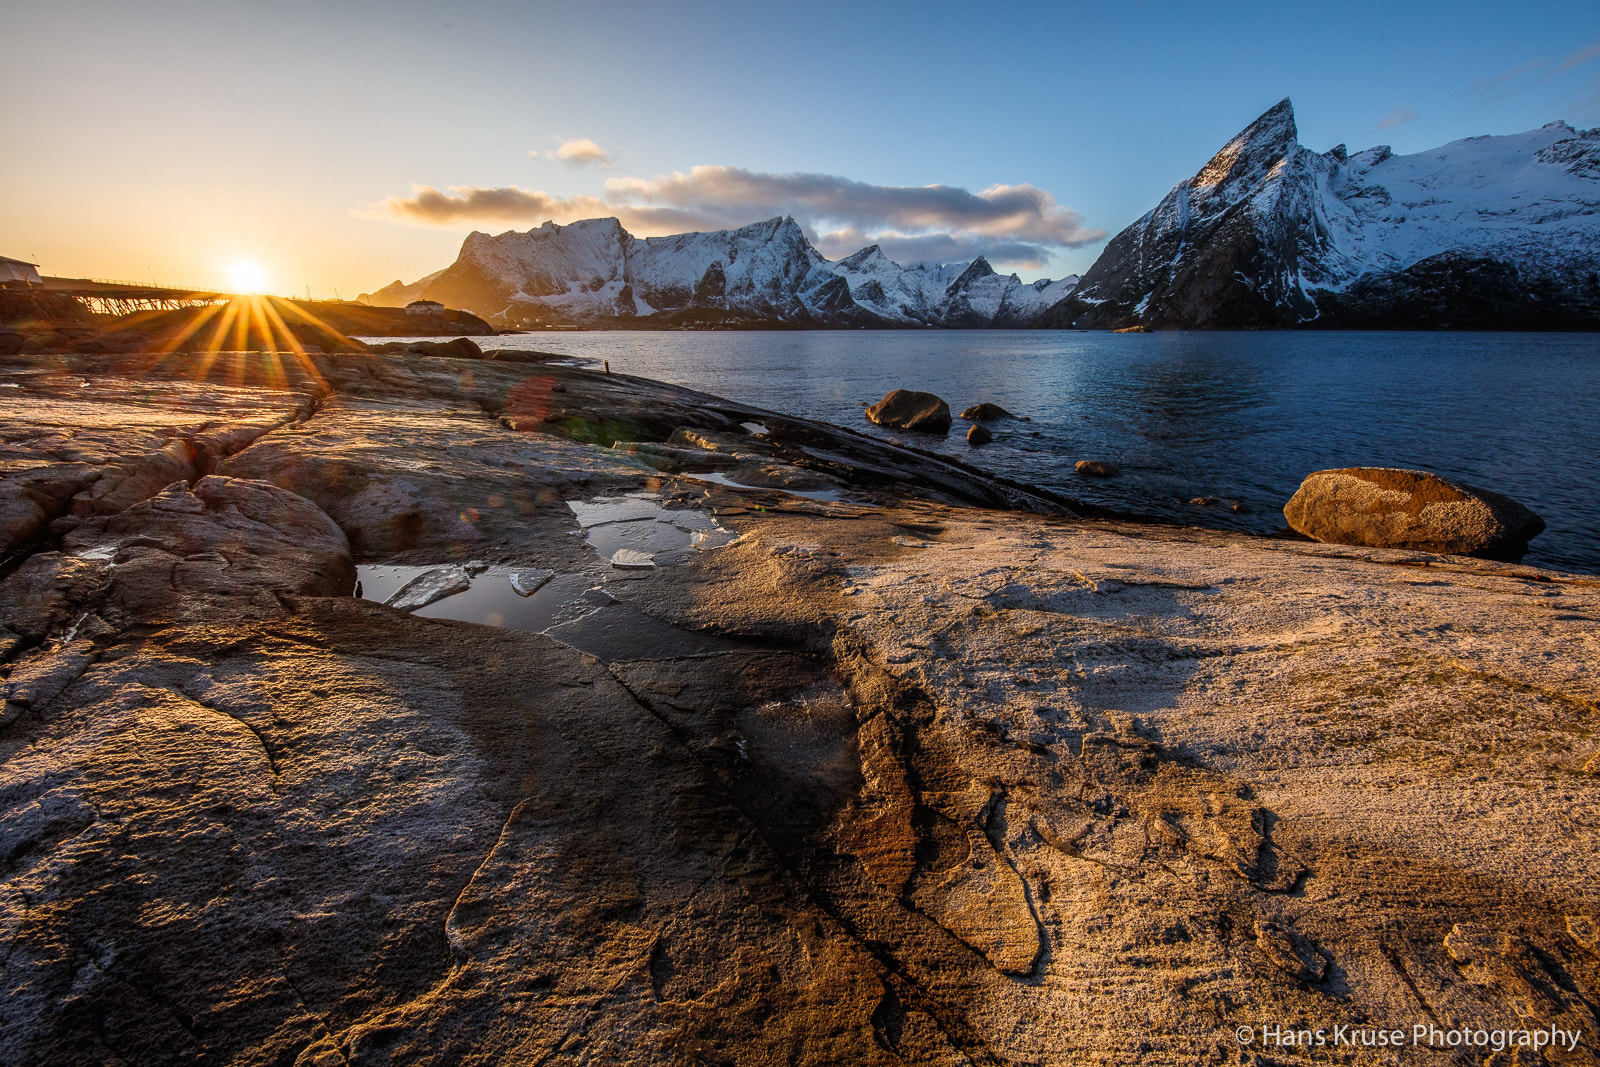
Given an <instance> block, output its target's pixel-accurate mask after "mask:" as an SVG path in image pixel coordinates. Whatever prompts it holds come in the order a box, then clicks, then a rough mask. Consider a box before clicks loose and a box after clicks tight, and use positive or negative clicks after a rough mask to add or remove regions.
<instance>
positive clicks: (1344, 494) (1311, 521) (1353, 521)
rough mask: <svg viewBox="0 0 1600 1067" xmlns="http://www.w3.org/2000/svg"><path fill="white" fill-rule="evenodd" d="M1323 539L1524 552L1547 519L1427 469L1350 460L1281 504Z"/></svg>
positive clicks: (1299, 527)
mask: <svg viewBox="0 0 1600 1067" xmlns="http://www.w3.org/2000/svg"><path fill="white" fill-rule="evenodd" d="M1283 515H1284V518H1286V519H1288V520H1289V526H1290V527H1291V528H1292V529H1294V530H1295V531H1296V532H1298V533H1302V534H1305V535H1306V536H1307V537H1311V538H1314V539H1315V540H1318V541H1325V542H1328V543H1330V544H1339V545H1368V546H1370V547H1373V548H1404V549H1410V550H1412V551H1417V552H1448V553H1452V554H1455V555H1462V556H1482V557H1484V558H1487V559H1519V558H1521V556H1522V553H1523V552H1524V551H1525V550H1526V549H1527V546H1528V541H1529V540H1531V539H1532V538H1534V537H1536V536H1538V534H1539V533H1541V532H1542V531H1543V530H1544V520H1543V519H1541V518H1539V516H1537V515H1535V514H1534V513H1533V512H1532V511H1529V510H1528V509H1527V508H1525V507H1523V506H1522V505H1521V504H1519V503H1517V502H1516V501H1515V500H1512V499H1511V498H1509V497H1505V496H1501V495H1500V494H1499V493H1491V492H1489V491H1488V490H1486V489H1474V488H1473V487H1472V486H1469V485H1464V484H1462V483H1461V482H1457V481H1455V480H1453V479H1450V478H1444V477H1441V476H1439V475H1437V474H1430V473H1429V472H1427V471H1417V470H1405V469H1401V468H1393V467H1347V468H1343V469H1340V470H1325V471H1317V472H1316V473H1314V474H1310V475H1308V476H1307V477H1306V480H1305V481H1303V482H1301V483H1300V488H1299V489H1298V490H1296V491H1295V494H1294V496H1293V497H1292V498H1291V499H1290V500H1289V503H1287V504H1285V505H1284V508H1283Z"/></svg>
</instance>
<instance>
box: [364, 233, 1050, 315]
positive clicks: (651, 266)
mask: <svg viewBox="0 0 1600 1067" xmlns="http://www.w3.org/2000/svg"><path fill="white" fill-rule="evenodd" d="M1076 283H1077V277H1076V276H1075V275H1073V276H1069V277H1067V278H1064V279H1061V280H1059V281H1050V280H1048V279H1046V280H1042V281H1040V282H1033V283H1024V282H1023V281H1022V280H1021V279H1020V278H1018V277H1017V276H1016V275H1015V274H1011V275H1002V274H999V273H997V272H996V271H995V270H994V268H993V267H992V266H990V264H989V262H988V260H987V259H985V258H984V257H982V256H979V257H978V258H976V259H974V260H971V261H970V262H963V263H956V264H943V265H928V264H914V265H912V266H910V267H902V266H901V265H900V264H898V263H895V262H894V261H893V260H891V259H889V258H888V257H887V256H885V255H884V254H883V251H882V249H881V248H880V247H879V246H877V245H869V246H867V247H866V248H863V249H861V250H860V251H859V252H856V253H854V254H853V255H850V256H847V257H845V258H844V259H842V260H838V261H836V262H833V261H829V260H828V259H826V258H825V257H824V256H823V255H822V254H821V253H820V252H818V251H817V250H816V249H815V248H813V247H812V245H811V243H810V241H809V240H807V239H806V236H805V234H804V232H803V231H802V230H801V228H800V226H799V225H798V224H797V223H796V222H795V221H794V219H793V218H791V217H788V216H778V217H774V218H771V219H766V220H763V221H761V222H757V223H752V224H751V225H749V226H742V227H739V228H737V229H731V230H713V231H707V232H697V233H683V234H673V235H671V236H667V237H644V238H640V237H635V236H633V235H632V234H630V233H628V231H627V230H626V229H624V228H623V226H622V223H621V222H620V220H618V219H615V218H605V219H584V220H580V221H578V222H572V223H568V224H566V225H561V224H558V223H555V222H546V223H544V224H543V225H542V226H537V227H534V228H533V229H530V230H526V231H518V230H508V231H506V232H505V233H501V234H498V235H494V236H491V235H489V234H486V233H481V232H476V231H475V232H473V233H471V234H469V235H468V236H467V238H466V240H465V241H463V242H462V246H461V253H460V255H459V256H458V257H457V258H456V261H455V263H453V264H451V265H450V266H449V267H446V268H445V269H444V270H442V271H439V272H436V273H435V274H432V275H429V276H428V277H426V278H424V279H421V280H419V281H418V282H414V283H412V284H411V285H404V284H402V283H399V282H396V283H395V284H394V285H390V286H385V287H384V288H383V289H379V290H377V291H376V292H374V293H371V294H364V298H365V299H366V300H367V302H369V303H378V304H382V303H408V302H410V301H411V300H416V299H428V300H437V301H439V302H441V303H444V304H447V305H450V306H453V307H462V308H466V309H467V310H470V311H472V312H474V313H475V314H478V315H481V316H483V317H484V318H486V319H489V320H490V321H492V322H497V323H499V324H501V325H548V324H559V325H566V324H579V325H597V326H627V327H635V328H637V327H650V326H668V327H671V326H681V325H684V324H685V323H686V322H691V323H696V324H699V325H702V326H716V325H734V326H745V327H749V326H762V325H766V326H777V327H788V328H841V327H853V328H905V327H934V326H954V325H959V326H968V327H984V326H1023V325H1027V324H1029V323H1031V322H1032V321H1033V320H1034V319H1036V318H1037V317H1038V316H1039V315H1040V314H1042V313H1043V312H1044V311H1045V310H1046V309H1048V308H1049V307H1051V306H1052V305H1054V304H1055V303H1057V302H1058V301H1059V300H1060V299H1061V298H1062V297H1064V296H1066V295H1067V294H1068V293H1070V292H1071V290H1072V287H1073V286H1074V285H1075V284H1076Z"/></svg>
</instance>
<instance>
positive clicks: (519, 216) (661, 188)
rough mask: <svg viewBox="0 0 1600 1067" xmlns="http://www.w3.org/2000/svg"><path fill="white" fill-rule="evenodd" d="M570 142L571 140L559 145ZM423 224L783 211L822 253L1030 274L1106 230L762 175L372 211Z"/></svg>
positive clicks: (635, 223)
mask: <svg viewBox="0 0 1600 1067" xmlns="http://www.w3.org/2000/svg"><path fill="white" fill-rule="evenodd" d="M569 143H570V142H569ZM379 213H380V214H381V215H383V216H386V217H388V218H391V219H395V220H399V221H403V222H410V223H416V224H421V225H429V226H461V225H483V224H494V223H510V224H513V225H516V224H529V225H531V224H536V223H540V222H543V221H545V220H546V219H551V220H554V221H556V222H561V223H565V222H571V221H574V220H576V219H582V218H596V217H603V216H616V217H617V218H618V219H620V220H621V221H622V224H623V225H624V226H625V227H627V229H628V230H629V231H630V232H632V233H635V234H638V235H639V236H644V237H650V236H660V235H663V234H669V233H682V232H684V231H687V230H716V229H728V228H732V227H737V226H744V225H747V224H749V223H751V222H756V221H759V220H761V219H767V218H772V217H774V216H777V215H792V216H794V218H795V220H796V221H797V222H799V223H800V225H801V226H802V227H803V228H804V229H805V230H806V233H807V235H808V236H809V237H811V239H812V240H813V241H814V242H815V243H816V244H817V247H818V249H819V250H820V251H821V252H822V253H823V254H824V255H827V256H830V257H838V256H841V255H848V254H849V253H851V252H854V251H856V250H857V249H859V248H861V247H863V246H864V245H867V244H873V243H876V244H879V245H882V246H883V249H884V252H885V253H886V254H888V255H890V256H891V257H892V258H894V259H897V260H899V261H900V262H919V261H926V262H951V261H954V260H957V259H969V258H972V257H973V256H976V255H979V254H982V255H986V256H988V257H989V259H990V261H991V262H993V263H995V264H996V265H997V266H1001V265H1004V266H1014V267H1017V268H1023V269H1037V268H1038V267H1040V266H1042V265H1043V264H1044V262H1045V261H1046V260H1047V259H1048V258H1049V255H1050V253H1051V251H1052V250H1053V249H1061V248H1079V247H1082V246H1084V245H1089V244H1093V243H1095V242H1097V241H1100V240H1102V239H1103V238H1104V237H1105V236H1106V233H1105V231H1104V230H1102V229H1092V228H1090V227H1087V226H1085V225H1084V223H1083V220H1082V218H1081V217H1080V216H1079V215H1078V213H1077V212H1075V211H1073V210H1071V209H1070V208H1067V207H1064V206H1062V205H1061V204H1059V203H1057V202H1056V200H1055V198H1054V197H1053V196H1052V195H1051V194H1050V193H1048V192H1046V191H1045V190H1043V189H1039V188H1037V187H1035V186H1032V185H1026V184H1024V185H993V186H990V187H989V188H987V189H984V190H983V191H981V192H977V193H973V192H970V191H968V190H966V189H961V188H957V187H955V186H948V185H915V186H908V185H872V184H869V183H866V182H859V181H854V180H851V179H849V178H841V177H837V176H834V175H829V174H806V173H796V174H765V173H761V172H757V171H749V170H744V169H742V168H738V167H695V168H693V169H692V170H690V171H689V173H687V174H684V173H681V172H679V173H673V174H669V175H661V176H658V177H655V178H652V179H648V180H646V179H640V178H612V179H609V180H608V181H607V182H606V196H605V197H604V198H601V197H594V196H570V197H556V196H552V195H550V194H549V193H544V192H540V191H538V190H533V189H521V188H518V187H516V186H509V187H505V188H494V189H485V188H479V187H476V186H452V187H450V188H449V189H448V190H443V191H441V190H439V189H436V188H433V187H431V186H413V188H412V193H411V195H410V196H406V197H399V196H395V197H390V198H389V199H388V200H386V201H385V202H384V203H383V205H382V206H381V208H380V212H379Z"/></svg>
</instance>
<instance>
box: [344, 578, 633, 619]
mask: <svg viewBox="0 0 1600 1067" xmlns="http://www.w3.org/2000/svg"><path fill="white" fill-rule="evenodd" d="M443 569H445V567H444V566H434V567H401V566H380V565H376V564H364V565H362V566H359V567H357V568H356V575H357V580H358V582H359V587H360V589H361V598H362V599H363V600H376V601H378V602H380V603H382V602H384V601H386V600H388V599H389V598H390V597H391V596H393V595H394V594H396V593H398V592H400V590H401V589H402V588H403V587H405V586H406V585H407V584H408V583H410V582H412V581H414V580H416V579H417V578H420V577H422V576H424V575H426V574H428V573H429V572H431V571H436V570H443ZM471 570H472V568H470V567H469V568H468V574H469V581H470V583H471V584H470V586H469V587H468V588H467V589H466V590H465V591H463V592H459V593H455V594H453V595H450V596H445V597H441V598H440V599H438V600H435V601H433V602H432V603H430V604H427V605H425V606H423V607H420V608H417V609H416V610H415V611H413V612H412V614H413V615H420V616H422V617H423V618H426V619H456V620H459V621H461V622H476V623H482V624H483V625H485V626H504V627H506V628H507V629H511V630H528V631H530V632H532V633H542V632H543V631H545V630H548V629H549V628H550V627H552V626H555V625H558V624H560V623H562V622H566V621H569V620H570V619H573V618H576V617H578V615H579V614H581V613H583V612H584V611H586V610H587V611H593V610H594V609H595V608H596V607H597V606H598V605H596V604H591V603H589V602H588V601H587V600H585V595H586V594H587V593H588V592H589V589H590V586H591V585H593V582H591V581H590V579H588V578H587V577H585V576H584V575H582V574H558V575H555V576H554V577H552V578H550V579H549V580H548V581H546V582H545V583H544V584H543V585H541V586H540V587H539V589H538V590H536V591H535V592H534V593H533V594H532V595H531V596H523V595H522V594H520V593H518V592H517V589H516V585H515V583H513V581H512V576H513V575H518V576H520V575H523V574H526V573H529V572H533V571H536V570H537V568H534V567H488V568H485V569H483V570H481V571H480V572H479V573H477V574H471ZM606 599H607V600H609V599H610V598H606ZM402 610H403V609H402Z"/></svg>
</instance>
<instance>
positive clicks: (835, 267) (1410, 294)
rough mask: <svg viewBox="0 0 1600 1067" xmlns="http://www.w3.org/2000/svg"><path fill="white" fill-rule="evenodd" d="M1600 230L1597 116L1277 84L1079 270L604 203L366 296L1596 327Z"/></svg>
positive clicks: (502, 307)
mask: <svg viewBox="0 0 1600 1067" xmlns="http://www.w3.org/2000/svg"><path fill="white" fill-rule="evenodd" d="M1597 249H1600V129H1592V130H1576V129H1574V128H1573V127H1571V126H1569V125H1567V124H1566V123H1564V122H1552V123H1548V124H1546V125H1545V126H1542V127H1540V128H1539V129H1537V130H1530V131H1526V132H1524V133H1519V134H1506V135H1496V136H1480V137H1469V138H1464V139H1462V140H1458V141H1452V142H1450V143H1449V144H1446V145H1442V146H1439V147H1437V148H1433V149H1428V150H1426V151H1422V152H1417V153H1412V154H1410V155H1396V154H1395V153H1394V152H1393V151H1392V149H1390V148H1389V147H1388V146H1387V145H1379V146H1376V147H1374V148H1369V149H1366V150H1364V151H1362V152H1357V153H1354V154H1351V153H1350V152H1349V151H1348V150H1347V149H1346V147H1345V146H1344V145H1342V144H1341V145H1337V146H1335V147H1334V148H1332V149H1329V150H1328V151H1326V152H1320V153H1319V152H1314V151H1312V150H1311V149H1308V148H1306V147H1305V146H1303V145H1302V144H1300V141H1299V131H1298V128H1297V126H1296V124H1295V117H1294V105H1293V103H1292V102H1291V101H1290V100H1289V99H1288V98H1287V97H1285V98H1284V99H1283V100H1281V101H1279V102H1278V103H1277V104H1275V105H1273V106H1272V107H1271V108H1268V109H1267V110H1266V111H1265V112H1263V113H1262V114H1261V115H1260V116H1259V117H1257V118H1256V119H1255V121H1253V122H1251V123H1250V124H1249V125H1247V126H1246V127H1245V128H1244V129H1242V130H1241V131H1240V132H1239V133H1238V134H1236V135H1235V136H1234V137H1232V138H1231V139H1229V141H1228V142H1227V143H1226V144H1224V145H1223V146H1222V148H1221V149H1219V150H1218V151H1217V152H1216V153H1215V154H1213V155H1212V157H1211V158H1210V159H1209V160H1207V161H1206V163H1205V164H1204V165H1203V166H1202V167H1201V168H1200V169H1199V170H1198V171H1196V172H1195V174H1194V175H1193V176H1192V177H1190V178H1187V179H1185V180H1183V181H1181V182H1179V183H1178V184H1177V185H1176V186H1174V187H1173V188H1172V190H1171V191H1170V192H1168V193H1167V195H1166V196H1165V197H1163V198H1162V200H1161V201H1160V202H1159V203H1158V204H1157V205H1156V206H1155V207H1154V208H1152V209H1151V210H1150V211H1148V212H1146V213H1145V214H1144V215H1143V216H1141V217H1140V218H1139V219H1137V220H1135V221H1134V222H1133V223H1132V224H1130V225H1129V226H1127V227H1125V228H1124V229H1123V230H1122V231H1121V232H1120V233H1118V234H1117V235H1116V236H1115V237H1113V238H1112V239H1111V240H1110V242H1108V243H1107V245H1106V247H1105V249H1104V251H1103V252H1102V253H1101V254H1100V256H1099V257H1098V258H1097V259H1096V260H1095V263H1094V265H1093V266H1092V267H1090V269H1089V270H1088V271H1087V272H1085V274H1084V275H1083V276H1082V278H1079V277H1078V276H1076V275H1069V276H1068V277H1066V278H1063V279H1060V280H1056V281H1052V280H1050V279H1041V280H1039V281H1036V282H1032V283H1024V282H1023V281H1021V279H1020V278H1018V276H1017V275H1015V274H1011V275H1002V274H999V273H997V272H996V271H995V270H994V268H993V267H992V266H991V265H990V263H989V262H988V260H987V259H986V258H985V257H983V256H981V255H980V256H978V257H977V258H975V259H972V260H970V261H963V262H959V263H949V264H928V263H916V264H912V265H910V266H902V265H901V264H899V263H896V262H894V261H893V260H891V259H889V257H888V256H886V255H885V254H884V253H883V250H882V248H881V247H880V246H878V245H876V244H873V245H868V246H866V247H865V248H862V249H860V250H859V251H857V252H855V253H852V254H851V255H849V256H846V257H844V258H843V259H840V260H837V261H829V260H828V259H826V258H825V257H824V256H823V255H822V254H821V253H820V252H818V251H817V250H816V249H815V248H814V247H812V245H811V243H810V242H809V241H808V240H807V239H806V236H805V234H804V232H803V231H802V230H801V228H800V226H799V225H798V224H797V223H796V222H795V221H794V219H793V218H791V217H787V216H778V217H774V218H771V219H766V220H763V221H761V222H756V223H752V224H750V225H748V226H743V227H739V228H737V229H730V230H714V231H707V232H697V233H683V234H674V235H671V236H667V237H645V238H639V237H635V236H633V235H632V234H630V233H628V231H627V230H626V229H624V228H623V226H622V223H621V222H620V221H619V220H618V219H616V218H605V219H584V220H580V221H577V222H572V223H568V224H566V225H560V224H557V223H555V222H553V221H552V222H546V223H544V224H543V225H542V226H538V227H534V228H533V229H530V230H527V231H518V230H508V231H506V232H504V233H501V234H498V235H494V236H491V235H489V234H487V233H481V232H476V231H475V232H473V233H471V234H469V235H468V236H467V238H466V239H465V240H464V241H463V242H462V246H461V252H460V254H459V255H458V257H457V259H456V261H455V262H454V263H452V264H451V265H450V266H448V267H446V268H445V269H444V270H442V271H438V272H435V273H434V274H430V275H428V276H427V277H425V278H422V279H419V280H418V281H416V282H413V283H411V284H410V285H404V284H402V283H400V282H399V281H396V282H395V283H394V284H393V285H389V286H385V287H384V288H383V289H380V290H378V291H377V292H375V293H372V294H366V295H364V299H365V300H367V301H369V302H371V303H377V304H385V303H388V304H404V303H408V302H409V301H411V300H415V299H419V298H426V299H431V300H438V301H440V302H441V303H445V304H448V305H451V306H455V307H461V308H464V309H466V310H469V311H472V312H474V313H475V314H477V315H479V316H481V317H483V318H485V319H487V320H489V321H490V322H493V323H495V324H497V325H501V326H540V325H580V326H590V327H600V328H605V327H612V328H632V329H638V328H699V329H708V328H719V327H720V328H783V329H809V328H835V329H836V328H929V327H943V328H966V329H971V328H993V327H1007V328H1017V327H1042V328H1076V329H1123V328H1127V327H1134V326H1142V327H1145V328H1148V329H1285V328H1301V329H1304V328H1313V329H1318V328H1330V329H1342V328H1354V329H1535V330H1537V329H1581V330H1592V329H1600V274H1597V270H1600V252H1597V251H1596V250H1597Z"/></svg>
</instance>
